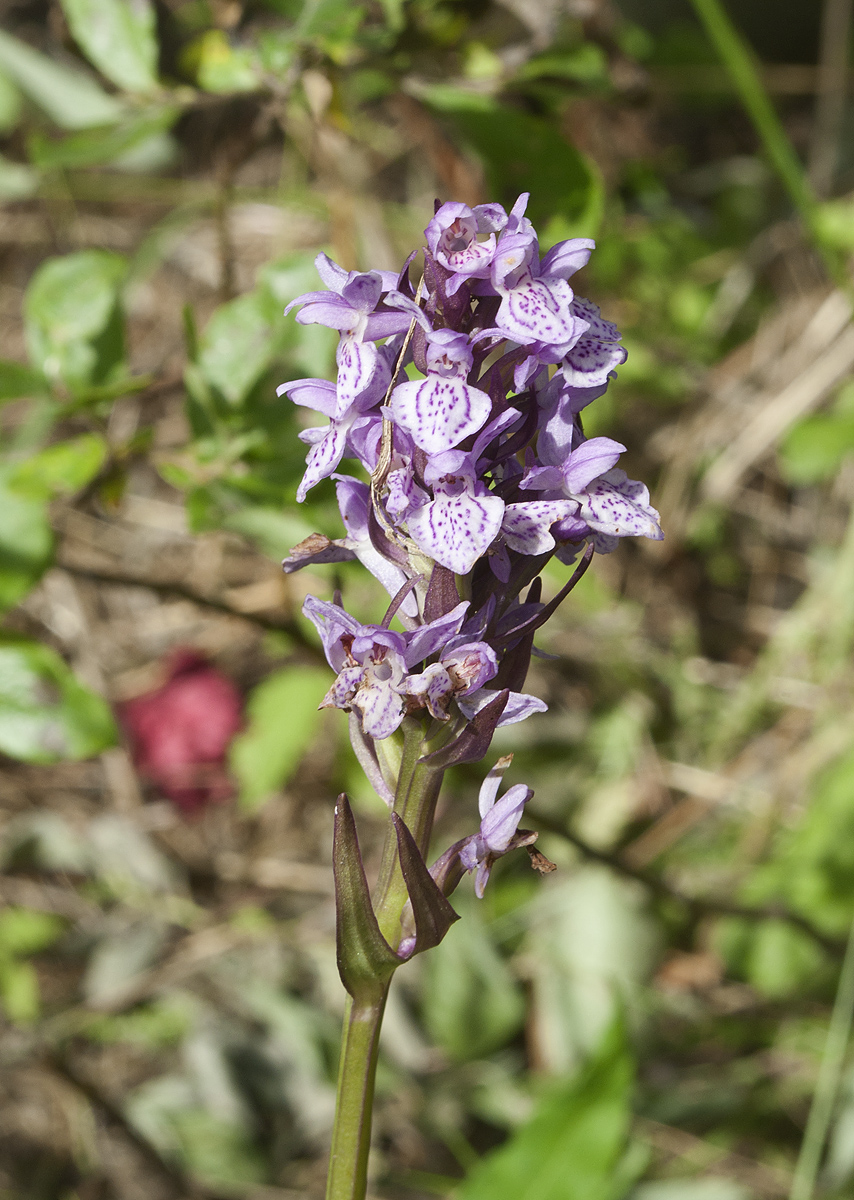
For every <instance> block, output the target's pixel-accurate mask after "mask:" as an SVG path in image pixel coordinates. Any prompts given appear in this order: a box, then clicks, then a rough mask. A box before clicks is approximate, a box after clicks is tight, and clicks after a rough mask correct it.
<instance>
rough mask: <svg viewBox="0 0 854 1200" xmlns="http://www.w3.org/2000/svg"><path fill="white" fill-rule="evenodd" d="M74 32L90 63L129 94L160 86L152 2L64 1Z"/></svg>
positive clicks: (120, 0)
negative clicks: (158, 83)
mask: <svg viewBox="0 0 854 1200" xmlns="http://www.w3.org/2000/svg"><path fill="white" fill-rule="evenodd" d="M61 3H62V8H63V11H64V12H65V16H66V18H67V20H68V25H69V28H70V29H71V33H72V35H73V37H74V39H75V41H76V42H77V44H78V45H79V47H80V49H81V50H82V51H83V53H84V54H85V55H86V57H87V58H88V59H89V61H90V62H91V63H93V64H94V65H95V66H96V67H97V68H98V70H99V71H100V72H101V73H102V74H103V75H106V77H107V79H109V80H110V82H111V83H114V84H115V85H116V87H117V88H120V89H121V90H122V91H126V92H149V91H152V90H153V89H154V88H156V87H157V54H158V46H157V28H156V22H155V16H154V6H153V5H152V4H150V3H149V0H61Z"/></svg>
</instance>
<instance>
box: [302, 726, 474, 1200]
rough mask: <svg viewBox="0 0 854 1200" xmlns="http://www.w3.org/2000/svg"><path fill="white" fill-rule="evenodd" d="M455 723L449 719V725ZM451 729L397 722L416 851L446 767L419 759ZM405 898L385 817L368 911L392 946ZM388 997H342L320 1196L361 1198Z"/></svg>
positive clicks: (401, 797) (384, 990) (402, 796)
mask: <svg viewBox="0 0 854 1200" xmlns="http://www.w3.org/2000/svg"><path fill="white" fill-rule="evenodd" d="M453 724H454V723H453V722H452V721H449V722H447V725H448V726H453ZM455 732H456V730H455V729H454V728H443V729H442V730H440V732H439V734H438V736H437V737H436V738H434V739H432V740H431V741H425V738H424V727H423V725H422V724H421V722H419V721H417V720H415V719H414V718H412V717H407V718H406V719H405V720H404V722H403V749H402V753H401V759H400V769H399V772H398V778H397V788H396V790H395V799H394V811H395V812H396V813H398V814H399V815H400V816H401V817H402V818H403V820H404V821H405V822H406V825H407V827H408V828H409V830H410V832H411V833H412V835H413V837H414V838H415V841H416V843H417V844H418V848H419V849H420V851H421V853H422V854H426V853H427V847H428V845H429V842H430V833H431V831H432V828H433V816H434V813H435V811H436V801H437V799H438V797H439V789H440V788H441V786H442V777H443V775H444V772H443V771H442V770H439V769H437V768H435V767H429V766H426V765H425V764H423V763H422V762H420V761H419V760H420V759H421V758H422V756H423V755H424V754H428V753H430V752H431V751H432V750H436V749H438V748H439V746H440V745H443V744H444V743H445V742H447V741H448V740H449V739H450V738H451V737H452V736H453V734H454V733H455ZM408 899H409V896H408V893H407V891H406V884H405V882H404V879H403V873H402V872H401V869H400V863H399V861H398V855H397V836H396V834H395V832H394V828H393V826H392V824H391V821H389V827H388V831H387V833H386V840H385V846H384V848H383V857H382V863H381V866H380V874H379V880H378V882H377V886H376V890H375V896H374V910H375V912H376V914H377V921H378V922H379V927H380V930H381V931H382V934H383V937H384V938H385V939H386V941H387V942H388V943H389V945H390V946H393V947H396V946H397V944H398V942H399V941H400V937H401V925H400V918H401V914H402V913H403V909H404V905H405V904H406V902H407V900H408ZM387 995H388V984H385V985H379V984H378V985H377V994H376V997H375V999H374V1001H373V1003H372V1004H370V1005H361V1006H357V1005H356V1004H355V1003H354V1002H353V1000H352V999H349V1000H348V1003H347V1010H346V1014H345V1017H344V1033H343V1038H342V1045H341V1061H340V1066H339V1069H338V1097H337V1101H336V1107H335V1126H334V1129H333V1133H332V1153H331V1156H330V1162H329V1177H328V1182H327V1190H326V1200H364V1196H365V1190H366V1188H367V1168H368V1152H369V1150H370V1143H371V1118H372V1110H373V1101H374V1079H375V1076H376V1069H377V1051H378V1048H379V1038H380V1026H381V1025H382V1019H383V1011H384V1009H385V1002H386V997H387Z"/></svg>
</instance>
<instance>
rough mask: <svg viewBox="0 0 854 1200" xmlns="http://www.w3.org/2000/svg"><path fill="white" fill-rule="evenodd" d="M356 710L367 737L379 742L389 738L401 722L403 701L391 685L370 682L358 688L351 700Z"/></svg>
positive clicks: (403, 707)
mask: <svg viewBox="0 0 854 1200" xmlns="http://www.w3.org/2000/svg"><path fill="white" fill-rule="evenodd" d="M352 707H353V708H355V709H358V711H359V714H360V715H361V718H362V728H363V729H364V731H365V733H366V734H367V735H368V737H372V738H376V739H378V740H381V739H382V738H387V737H391V735H392V734H393V733H394V731H395V730H396V729H398V728H399V727H400V723H401V721H402V720H403V714H404V709H405V701H404V698H403V696H401V695H399V694H398V692H396V691H395V690H394V688H393V687H392V685H391V683H389V682H380V681H371V682H369V683H366V684H365V685H363V686H362V687H360V688H359V690H358V692H357V693H356V695H355V696H354V697H353V700H352Z"/></svg>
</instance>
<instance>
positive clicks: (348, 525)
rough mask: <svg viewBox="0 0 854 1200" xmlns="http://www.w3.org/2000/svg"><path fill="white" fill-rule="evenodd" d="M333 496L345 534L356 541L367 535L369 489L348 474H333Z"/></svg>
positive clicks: (360, 540)
mask: <svg viewBox="0 0 854 1200" xmlns="http://www.w3.org/2000/svg"><path fill="white" fill-rule="evenodd" d="M333 478H334V479H335V497H336V499H337V500H338V511H339V512H340V513H341V520H342V521H343V522H344V528H345V529H346V530H347V536H348V537H350V538H352V539H353V540H354V541H356V542H362V541H364V540H365V539H366V538H367V537H368V506H369V505H370V503H371V489H370V488H369V487H368V485H367V484H366V483H362V482H361V481H360V480H358V479H353V478H352V477H351V476H350V475H335V476H333Z"/></svg>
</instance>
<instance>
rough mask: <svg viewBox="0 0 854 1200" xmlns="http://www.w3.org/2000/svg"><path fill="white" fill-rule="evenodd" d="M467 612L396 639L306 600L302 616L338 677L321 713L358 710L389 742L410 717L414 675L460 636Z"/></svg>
mask: <svg viewBox="0 0 854 1200" xmlns="http://www.w3.org/2000/svg"><path fill="white" fill-rule="evenodd" d="M468 607H469V605H468V601H462V602H461V603H460V604H458V605H457V606H456V607H455V608H454V609H452V610H451V612H449V613H446V614H445V615H444V616H442V617H439V618H438V619H437V620H435V621H431V622H429V623H428V624H426V625H419V626H418V627H417V628H415V629H412V630H408V631H407V632H405V633H397V632H395V631H394V630H391V629H386V628H384V627H383V626H381V625H360V624H359V622H358V621H357V620H356V618H355V617H352V616H350V614H349V613H348V612H346V611H345V609H343V608H341V606H340V605H338V604H330V603H329V602H328V601H325V600H318V599H317V597H316V596H308V597H306V600H305V603H304V604H303V613H304V614H305V616H307V617H308V618H309V620H310V621H311V622H312V623H313V624H314V626H315V628H316V629H317V631H318V633H319V634H320V638H321V641H322V643H323V649H324V651H325V653H326V658H327V661H328V662H329V665H330V666H331V667H332V669H333V670H334V671H336V672H337V678H336V680H335V682H334V683H333V685H332V687H331V688H330V689H329V691H328V692H327V694H326V696H325V697H324V698H323V700H322V702H321V704H320V707H321V708H343V709H345V710H349V709H355V710H356V711H357V712H358V713H359V715H360V717H361V719H362V728H363V729H364V731H365V733H366V734H367V735H368V736H369V737H372V738H376V739H378V740H379V739H382V738H387V737H390V736H391V734H393V733H394V732H395V730H396V729H398V728H399V726H400V723H401V722H402V720H403V718H404V716H405V715H406V710H407V697H408V695H409V693H408V690H407V680H408V679H409V672H410V671H411V669H412V668H413V667H414V666H416V664H418V663H420V662H423V661H424V659H425V658H429V657H430V655H432V654H435V653H436V651H437V650H438V649H439V648H440V647H441V646H443V645H444V644H446V643H447V642H448V640H449V639H450V638H452V637H454V636H455V635H456V634H457V633H459V631H460V627H461V626H462V623H463V621H464V619H465V615H466V612H467V610H468ZM419 702H420V701H418V700H416V703H419Z"/></svg>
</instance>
